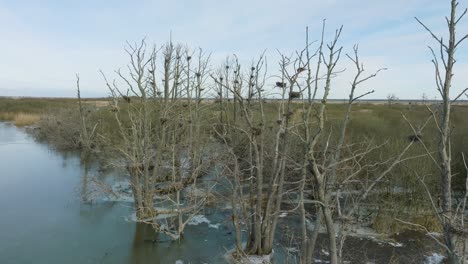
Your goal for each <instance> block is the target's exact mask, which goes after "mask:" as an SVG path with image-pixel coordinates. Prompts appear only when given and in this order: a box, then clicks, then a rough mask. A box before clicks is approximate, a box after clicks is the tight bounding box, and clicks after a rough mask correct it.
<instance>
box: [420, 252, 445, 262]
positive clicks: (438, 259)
mask: <svg viewBox="0 0 468 264" xmlns="http://www.w3.org/2000/svg"><path fill="white" fill-rule="evenodd" d="M444 259H445V256H443V255H440V254H437V253H432V255H430V256H426V260H424V264H440V263H442V262H443V261H444Z"/></svg>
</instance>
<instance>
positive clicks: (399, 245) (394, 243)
mask: <svg viewBox="0 0 468 264" xmlns="http://www.w3.org/2000/svg"><path fill="white" fill-rule="evenodd" d="M388 244H389V245H390V246H392V247H403V244H402V243H398V242H388Z"/></svg>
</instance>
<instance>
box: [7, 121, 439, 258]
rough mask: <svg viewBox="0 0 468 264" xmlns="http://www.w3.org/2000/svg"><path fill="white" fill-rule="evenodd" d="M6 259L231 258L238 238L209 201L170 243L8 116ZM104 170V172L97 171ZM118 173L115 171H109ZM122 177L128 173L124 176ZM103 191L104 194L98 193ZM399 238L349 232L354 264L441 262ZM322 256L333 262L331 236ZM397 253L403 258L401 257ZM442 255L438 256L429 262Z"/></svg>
mask: <svg viewBox="0 0 468 264" xmlns="http://www.w3.org/2000/svg"><path fill="white" fill-rule="evenodd" d="M0 167H1V174H0V210H1V212H2V213H1V217H0V234H1V236H0V263H2V264H5V263H177V264H180V263H194V264H195V263H225V260H224V254H225V253H226V252H227V251H228V250H230V249H231V248H232V247H233V245H234V236H233V230H232V226H231V222H230V221H229V211H228V210H217V209H214V208H207V209H206V210H205V211H202V212H201V213H200V215H199V216H197V218H196V219H195V220H194V221H193V223H192V225H189V226H188V227H187V228H186V232H185V234H184V238H183V239H182V240H180V241H176V242H169V241H166V240H165V239H164V238H163V237H158V236H157V235H156V234H154V233H153V231H152V230H151V228H149V227H148V226H145V225H141V224H137V223H135V222H132V221H131V216H132V213H133V209H132V203H131V202H130V201H125V199H123V200H121V201H115V200H114V201H112V200H108V201H105V199H104V198H103V197H101V198H102V199H99V197H97V199H90V200H89V201H86V199H85V201H83V199H82V198H83V194H86V195H91V194H90V190H89V189H88V188H89V184H88V182H87V178H86V177H83V175H85V174H86V173H85V169H84V167H83V165H82V164H81V163H80V159H79V157H78V156H77V155H74V154H63V153H58V152H56V151H53V150H51V149H50V148H49V147H48V146H47V145H45V144H41V143H37V142H35V141H34V139H33V138H31V137H30V136H28V134H27V133H25V132H24V131H23V130H20V129H17V128H16V127H14V126H12V125H10V124H8V123H0ZM96 173H97V172H96ZM101 177H110V178H111V179H113V178H114V177H115V175H112V174H111V175H101ZM119 180H121V179H120V178H119ZM95 198H96V197H95ZM296 221H297V220H295V219H294V216H291V217H289V216H288V217H285V218H282V219H281V223H280V230H279V231H278V233H279V234H281V237H279V238H278V244H277V248H276V252H277V253H276V254H275V255H276V260H275V262H276V263H285V262H286V260H285V259H284V258H283V257H284V254H283V253H282V252H290V253H291V256H290V259H289V260H290V262H289V263H293V261H294V258H295V257H294V254H295V252H297V250H296V246H297V245H296V244H295V243H293V242H291V241H293V239H292V238H293V235H292V233H293V232H291V231H292V230H293V229H294V228H296V227H297V222H296ZM394 239H395V241H397V244H394V245H391V244H388V243H382V242H379V241H375V240H372V239H364V238H356V237H354V238H349V239H348V240H347V241H348V243H347V244H346V250H345V252H347V253H346V254H347V255H346V258H347V259H348V260H349V263H388V262H389V260H390V259H392V258H395V259H396V260H398V261H399V262H393V263H410V262H411V263H438V261H440V260H438V258H440V256H439V255H434V256H433V254H435V253H434V252H436V249H437V248H436V247H435V246H434V245H433V244H434V243H431V242H430V239H429V238H428V237H426V236H424V235H421V234H416V233H407V234H400V235H399V236H396V237H394ZM320 240H321V243H320V245H319V246H318V248H317V253H316V262H317V263H327V262H326V259H327V252H326V250H325V249H324V248H325V245H326V239H325V236H323V235H322V236H321V237H320ZM393 256H395V257H393ZM432 259H434V261H435V262H429V261H432Z"/></svg>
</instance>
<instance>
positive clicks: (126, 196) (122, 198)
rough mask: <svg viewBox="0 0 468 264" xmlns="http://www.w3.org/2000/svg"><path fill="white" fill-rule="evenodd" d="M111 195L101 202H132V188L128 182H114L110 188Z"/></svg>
mask: <svg viewBox="0 0 468 264" xmlns="http://www.w3.org/2000/svg"><path fill="white" fill-rule="evenodd" d="M111 189H112V193H109V194H107V197H104V198H103V199H102V200H103V201H107V202H133V201H134V200H133V194H132V188H131V186H130V182H128V181H116V182H114V184H113V185H112V186H111Z"/></svg>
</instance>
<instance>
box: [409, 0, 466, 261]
mask: <svg viewBox="0 0 468 264" xmlns="http://www.w3.org/2000/svg"><path fill="white" fill-rule="evenodd" d="M450 3H451V11H450V16H449V17H446V22H447V28H448V42H447V41H445V40H444V39H443V38H442V37H438V36H437V35H436V34H435V33H434V32H433V31H432V30H431V29H430V28H429V27H427V26H426V25H425V24H424V23H423V22H421V21H420V20H419V19H417V18H416V20H417V21H418V23H419V24H421V26H422V27H423V28H424V29H425V30H426V31H427V32H428V33H429V34H430V35H431V37H432V38H433V39H434V40H435V41H436V42H437V45H438V47H437V48H436V49H433V48H430V50H431V53H432V55H433V59H432V63H433V65H434V68H435V79H436V85H437V91H438V92H439V94H440V96H441V97H442V109H441V111H439V112H438V113H436V112H434V111H431V114H433V115H434V121H435V122H436V124H437V129H438V133H439V146H438V154H439V157H438V160H437V161H436V164H437V167H438V168H439V169H440V192H441V196H442V201H441V210H440V212H439V210H437V211H438V212H437V214H438V216H439V217H438V219H439V220H440V222H441V225H442V227H443V233H444V245H445V249H446V251H447V255H448V257H449V261H450V263H463V262H464V260H463V259H462V258H461V257H462V253H461V251H460V250H459V248H458V245H457V244H459V243H457V240H458V241H460V238H458V239H457V234H456V232H454V230H456V228H455V226H456V221H457V220H456V219H458V218H460V217H461V218H463V217H464V216H463V212H461V216H460V215H459V214H457V212H456V211H455V210H454V204H453V201H452V197H453V196H452V177H453V175H454V174H453V172H452V153H451V140H450V138H451V134H452V125H451V121H450V114H451V106H452V103H453V101H455V100H457V99H458V98H459V97H461V96H462V95H463V94H464V93H465V92H466V91H467V89H468V88H467V89H465V90H463V91H462V92H461V93H460V94H459V95H458V96H457V97H455V99H451V98H450V91H451V88H452V79H453V75H454V74H453V69H454V65H455V61H456V59H455V57H456V56H455V55H456V50H457V48H459V46H460V44H462V43H463V42H464V40H466V39H467V38H468V35H464V36H462V37H461V38H457V35H456V29H457V26H458V24H459V23H460V22H461V19H462V18H463V17H464V16H465V15H466V13H467V9H465V10H464V11H463V12H462V14H461V15H459V16H457V14H456V11H457V7H458V5H459V3H458V2H457V1H456V0H451V1H450ZM433 160H435V159H433ZM464 239H466V237H465V238H463V236H462V238H461V240H464ZM464 250H465V249H463V251H464Z"/></svg>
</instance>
